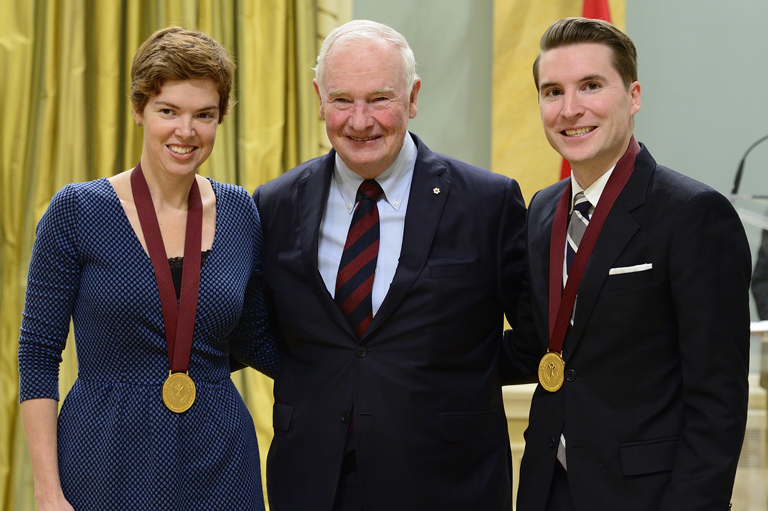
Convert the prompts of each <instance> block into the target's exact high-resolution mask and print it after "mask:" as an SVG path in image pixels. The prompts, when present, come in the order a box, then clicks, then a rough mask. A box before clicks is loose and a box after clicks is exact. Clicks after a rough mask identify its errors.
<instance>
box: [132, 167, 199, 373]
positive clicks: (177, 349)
mask: <svg viewBox="0 0 768 511" xmlns="http://www.w3.org/2000/svg"><path fill="white" fill-rule="evenodd" d="M131 189H132V191H133V201H134V203H135V204H136V212H137V213H138V215H139V223H140V224H141V230H142V232H143V233H144V240H145V241H146V243H147V251H148V252H149V258H150V260H151V261H152V267H153V268H154V270H155V280H156V281H157V289H158V291H159V292H160V306H161V308H162V310H163V323H164V326H165V342H166V345H167V346H168V365H169V367H170V368H171V372H173V373H176V372H183V373H186V372H187V371H188V370H189V357H190V354H191V352H192V336H193V334H194V332H195V316H196V315H197V297H198V293H199V290H200V261H201V247H202V237H203V202H202V199H201V198H200V187H199V186H198V185H197V179H195V180H194V181H193V182H192V188H190V190H189V198H188V209H187V227H186V231H185V232H186V234H185V236H184V266H183V268H182V271H181V293H180V299H179V302H178V303H177V302H176V291H175V289H174V287H173V279H172V277H171V267H170V266H169V264H168V256H167V255H166V252H165V245H164V244H163V236H162V234H161V233H160V224H158V222H157V213H156V212H155V206H154V205H153V204H152V195H151V194H150V193H149V186H147V180H146V179H145V178H144V173H143V172H142V171H141V163H139V164H138V165H136V168H135V169H133V171H132V172H131Z"/></svg>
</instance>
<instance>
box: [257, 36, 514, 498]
mask: <svg viewBox="0 0 768 511" xmlns="http://www.w3.org/2000/svg"><path fill="white" fill-rule="evenodd" d="M314 84H315V90H316V91H317V95H318V98H319V99H320V116H321V117H322V118H323V119H324V120H325V123H326V128H327V132H328V137H329V139H330V140H331V143H332V144H333V150H332V151H331V152H330V153H329V154H327V155H325V156H322V157H320V158H317V159H314V160H311V161H308V162H306V163H304V164H302V165H300V166H298V167H297V168H295V169H292V170H291V171H289V172H287V173H286V174H285V175H283V176H281V177H280V178H278V179H275V180H273V181H271V182H270V183H267V184H266V185H264V186H261V187H259V188H258V189H257V190H256V192H255V193H254V199H255V201H256V203H257V205H258V207H259V211H260V214H261V221H262V226H263V229H264V252H263V269H264V277H265V283H266V289H267V297H268V302H269V304H270V307H271V309H272V311H273V313H274V321H275V324H276V325H277V327H278V328H279V330H280V333H281V338H282V344H281V346H280V349H281V359H282V368H281V369H280V371H279V374H278V375H277V377H276V378H275V405H274V429H275V437H274V440H273V442H272V447H271V449H270V451H269V458H268V464H267V481H268V493H269V502H270V507H271V509H272V510H273V511H295V510H310V509H311V510H321V511H322V510H326V511H331V510H332V509H334V510H362V509H365V510H366V511H392V510H398V511H407V510H414V511H416V510H418V511H424V510H427V509H435V510H437V509H439V510H441V511H450V510H456V511H467V510H469V509H482V510H484V511H493V510H499V511H502V510H504V511H508V510H509V509H510V507H511V473H510V450H509V440H508V436H507V426H506V418H505V414H504V408H503V404H502V396H501V383H500V377H499V373H498V369H497V366H498V360H499V352H500V349H501V346H502V328H503V318H504V314H506V315H507V317H509V318H512V319H514V317H515V312H516V306H517V299H518V292H519V287H520V283H519V280H520V278H521V275H522V273H523V269H524V267H523V226H524V218H525V207H524V204H523V201H522V198H521V195H520V191H519V187H518V185H517V184H516V183H515V182H514V181H512V180H511V179H509V178H507V177H504V176H501V175H496V174H492V173H491V172H488V171H486V170H482V169H479V168H476V167H473V166H471V165H468V164H466V163H462V162H460V161H457V160H454V159H452V158H449V157H447V156H443V155H440V154H437V153H433V152H432V151H430V150H429V149H428V148H427V146H426V145H425V144H424V142H422V141H421V140H420V139H419V138H418V137H417V136H415V135H413V134H411V133H409V132H408V131H407V126H408V120H409V119H412V118H413V117H414V116H415V115H416V105H417V97H418V93H419V90H420V87H421V80H420V79H419V78H418V77H417V76H416V73H415V60H414V57H413V52H412V51H411V49H410V48H409V46H408V43H407V42H406V41H405V39H404V38H403V36H402V35H400V34H399V33H397V32H396V31H394V30H392V29H391V28H389V27H386V26H384V25H381V24H378V23H374V22H370V21H353V22H350V23H347V24H346V25H344V26H342V27H340V28H338V29H336V30H334V31H333V32H332V33H331V34H330V35H329V36H328V38H327V39H326V40H325V43H324V44H323V47H322V49H321V50H320V54H319V56H318V59H317V68H316V80H315V82H314ZM457 122H461V121H460V120H459V119H457Z"/></svg>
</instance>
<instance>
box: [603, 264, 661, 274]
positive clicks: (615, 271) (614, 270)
mask: <svg viewBox="0 0 768 511" xmlns="http://www.w3.org/2000/svg"><path fill="white" fill-rule="evenodd" d="M651 268H653V263H643V264H636V265H634V266H623V267H621V268H611V269H610V270H609V271H608V275H621V274H622V273H636V272H638V271H648V270H650V269H651Z"/></svg>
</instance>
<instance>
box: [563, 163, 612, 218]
mask: <svg viewBox="0 0 768 511" xmlns="http://www.w3.org/2000/svg"><path fill="white" fill-rule="evenodd" d="M615 168H616V166H615V165H614V166H613V167H611V168H610V169H609V170H608V172H606V173H605V174H603V175H602V176H600V177H598V178H597V179H596V180H595V182H594V183H592V184H591V185H589V186H588V187H587V189H586V190H585V189H584V188H582V187H581V185H580V184H579V182H578V181H576V178H575V177H573V171H571V207H570V209H569V212H571V213H572V212H573V198H574V197H576V194H577V193H579V192H584V197H586V198H587V200H588V201H589V203H590V204H592V207H591V208H590V209H594V208H595V207H597V202H598V201H599V200H600V196H601V195H602V194H603V190H605V185H606V184H607V183H608V179H609V178H610V177H611V174H613V169H615Z"/></svg>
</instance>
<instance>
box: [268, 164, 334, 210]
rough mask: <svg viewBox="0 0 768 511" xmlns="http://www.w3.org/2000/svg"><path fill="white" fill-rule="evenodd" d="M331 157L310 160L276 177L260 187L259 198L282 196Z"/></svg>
mask: <svg viewBox="0 0 768 511" xmlns="http://www.w3.org/2000/svg"><path fill="white" fill-rule="evenodd" d="M329 157H331V156H330V154H325V155H323V156H318V157H317V158H312V159H311V160H307V161H305V162H304V163H301V164H299V165H297V166H295V167H293V168H292V169H290V170H288V171H287V172H285V173H284V174H282V175H281V176H278V177H276V178H274V179H272V180H270V181H268V182H266V183H264V184H263V185H260V186H259V187H258V188H257V190H258V194H259V196H260V197H261V198H262V199H263V198H269V197H270V196H272V195H275V194H277V195H282V194H284V193H286V192H287V191H288V190H291V189H292V188H293V187H294V186H295V185H296V183H298V182H299V181H301V180H302V179H304V178H305V177H306V176H308V175H309V174H311V173H312V172H316V171H317V170H319V169H321V168H322V166H323V164H324V163H326V162H327V158H329Z"/></svg>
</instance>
